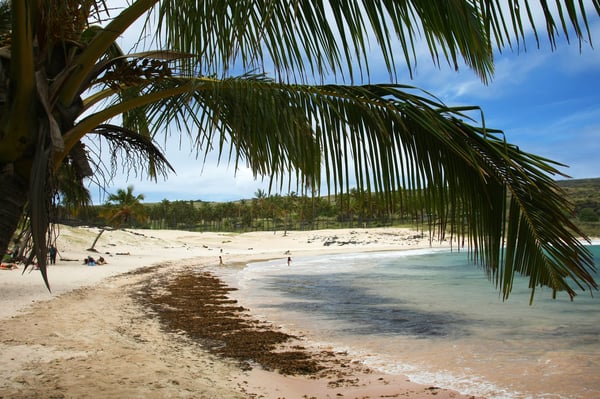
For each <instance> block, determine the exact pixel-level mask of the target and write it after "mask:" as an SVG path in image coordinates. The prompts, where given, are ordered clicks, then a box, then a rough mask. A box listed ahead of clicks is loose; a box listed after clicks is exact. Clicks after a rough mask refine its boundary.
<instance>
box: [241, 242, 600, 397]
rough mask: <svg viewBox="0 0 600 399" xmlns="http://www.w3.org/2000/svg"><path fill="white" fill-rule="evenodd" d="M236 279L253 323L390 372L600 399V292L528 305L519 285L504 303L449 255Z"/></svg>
mask: <svg viewBox="0 0 600 399" xmlns="http://www.w3.org/2000/svg"><path fill="white" fill-rule="evenodd" d="M590 248H591V249H592V252H593V254H594V256H595V260H596V263H598V260H599V259H600V246H597V245H596V246H591V247H590ZM235 278H236V280H237V285H238V287H239V288H240V290H239V292H238V293H237V294H236V295H239V296H240V298H242V299H241V300H242V303H243V304H244V305H245V306H247V307H249V308H250V309H251V310H252V312H253V313H255V314H257V315H259V316H262V317H264V318H265V319H267V320H269V321H272V322H274V323H277V324H280V325H282V326H284V328H286V329H289V330H290V331H299V332H302V333H303V334H304V335H305V336H306V337H307V338H309V339H310V340H311V341H314V342H316V343H318V344H320V345H326V346H328V347H333V348H336V349H339V350H345V351H347V352H348V353H349V354H351V355H352V356H354V357H355V358H356V359H360V360H362V361H363V362H364V363H365V364H367V365H368V366H370V367H373V368H376V369H379V370H381V371H385V372H388V373H397V374H403V375H408V376H409V377H410V379H411V380H413V381H415V382H422V383H425V384H433V385H438V386H442V387H446V388H453V389H456V390H458V391H460V392H462V393H466V394H473V395H482V396H486V397H488V398H597V397H600V293H598V292H596V293H595V295H594V297H592V296H590V293H589V292H581V293H580V294H579V295H578V296H577V297H576V298H575V301H574V302H571V301H570V300H569V298H568V296H566V295H564V294H563V295H560V293H559V297H558V299H556V300H552V299H551V291H550V290H547V289H546V290H540V289H538V291H537V293H536V296H535V300H534V304H533V306H529V290H528V289H527V282H526V281H525V279H519V280H518V281H517V282H516V284H515V288H514V289H513V292H512V294H511V296H510V297H509V299H508V301H502V299H501V297H500V296H499V293H498V291H497V290H496V289H495V287H494V286H493V284H492V283H490V282H489V281H488V279H487V277H486V274H485V272H484V271H483V270H481V269H478V268H477V267H476V266H474V265H472V264H470V263H469V261H468V258H467V255H466V254H465V253H457V252H450V251H447V250H444V251H403V252H385V253H367V254H345V255H335V256H321V257H307V258H295V259H294V261H293V264H292V266H291V267H288V265H287V263H286V262H285V259H282V260H278V261H272V262H264V263H257V264H251V265H248V266H247V267H246V268H244V269H243V270H242V271H240V272H239V273H238V275H237V276H235ZM598 280H600V276H597V281H598Z"/></svg>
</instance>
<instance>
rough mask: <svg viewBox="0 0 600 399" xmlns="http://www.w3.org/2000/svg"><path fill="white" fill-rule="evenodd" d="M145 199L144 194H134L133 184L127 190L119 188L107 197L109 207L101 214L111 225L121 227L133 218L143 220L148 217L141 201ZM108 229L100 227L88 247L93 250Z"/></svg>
mask: <svg viewBox="0 0 600 399" xmlns="http://www.w3.org/2000/svg"><path fill="white" fill-rule="evenodd" d="M143 200H144V194H138V195H133V186H128V187H127V191H126V190H123V189H118V190H117V193H116V194H110V195H109V196H108V199H107V209H106V210H105V211H104V212H103V213H102V214H101V215H100V216H101V217H103V218H104V220H106V221H107V223H108V224H109V225H112V226H113V227H115V228H117V229H118V228H120V227H121V226H123V225H127V224H129V223H131V222H132V221H133V220H138V221H139V220H142V219H143V218H144V217H146V210H145V208H144V205H142V203H141V201H143ZM105 230H106V229H105V228H102V229H100V232H99V233H98V235H97V236H96V239H95V240H94V242H93V243H92V246H91V247H90V248H89V249H88V250H89V251H93V250H94V248H95V247H96V243H97V242H98V240H99V239H100V236H101V235H102V233H104V231H105Z"/></svg>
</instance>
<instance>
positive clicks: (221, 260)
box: [219, 256, 223, 266]
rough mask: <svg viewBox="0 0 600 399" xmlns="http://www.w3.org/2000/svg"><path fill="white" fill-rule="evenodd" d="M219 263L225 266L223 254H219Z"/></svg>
mask: <svg viewBox="0 0 600 399" xmlns="http://www.w3.org/2000/svg"><path fill="white" fill-rule="evenodd" d="M219 265H220V266H223V258H222V257H221V256H219Z"/></svg>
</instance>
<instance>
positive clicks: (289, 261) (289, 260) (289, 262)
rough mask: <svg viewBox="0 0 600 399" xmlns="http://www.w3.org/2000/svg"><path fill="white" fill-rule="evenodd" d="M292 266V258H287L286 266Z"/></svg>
mask: <svg viewBox="0 0 600 399" xmlns="http://www.w3.org/2000/svg"><path fill="white" fill-rule="evenodd" d="M291 264H292V257H291V256H288V266H290V265H291Z"/></svg>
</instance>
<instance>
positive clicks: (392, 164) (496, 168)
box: [148, 75, 597, 298]
mask: <svg viewBox="0 0 600 399" xmlns="http://www.w3.org/2000/svg"><path fill="white" fill-rule="evenodd" d="M162 83H165V82H162ZM173 84H175V82H173ZM149 90H150V89H149ZM168 101H169V102H167V103H165V102H163V103H162V104H161V106H159V105H158V104H157V103H154V104H153V106H151V107H149V108H148V115H150V116H153V119H152V120H153V121H154V122H155V123H157V124H159V125H165V124H169V123H174V121H175V120H177V121H178V123H180V124H182V125H186V126H191V123H190V122H193V123H194V126H196V128H197V129H198V131H197V135H196V137H195V140H196V144H197V145H198V150H202V151H209V150H210V149H211V148H215V149H217V150H218V151H219V153H220V154H222V155H227V156H228V157H229V160H230V161H232V162H234V163H235V164H236V165H237V164H238V163H239V162H241V161H242V160H246V161H247V162H248V164H249V165H250V166H251V168H252V169H253V170H254V171H255V173H258V174H261V175H266V176H274V178H278V177H281V176H282V174H284V173H285V171H288V170H290V169H292V170H293V171H297V172H298V173H299V174H300V176H301V182H302V184H314V182H318V181H321V178H323V179H324V180H326V181H327V182H328V185H329V186H333V187H334V188H335V189H336V190H338V189H339V190H346V191H348V190H349V188H350V187H351V184H354V183H356V185H357V188H358V189H359V190H362V189H366V190H375V191H377V192H384V193H390V192H394V191H400V192H402V193H404V194H405V196H406V198H405V201H404V203H406V204H410V203H414V204H417V206H418V207H423V208H424V209H425V212H426V213H427V214H430V215H432V217H433V218H434V220H433V221H432V223H434V224H432V226H433V229H434V232H436V233H437V234H438V235H439V237H440V238H444V237H445V235H446V234H450V235H451V237H455V236H456V237H460V238H467V239H468V243H469V245H468V246H469V249H470V251H471V253H472V254H473V256H474V258H475V260H476V261H478V262H480V263H481V264H482V265H484V266H485V268H486V270H487V271H488V273H489V275H490V278H492V279H494V281H495V282H496V284H497V285H498V287H499V288H500V289H501V290H502V293H503V296H504V297H505V298H507V297H508V295H509V294H510V291H511V289H512V279H513V277H514V275H515V273H520V274H523V275H525V276H528V277H529V279H530V286H531V289H532V294H533V292H534V291H535V288H536V287H538V286H549V287H550V288H551V289H552V290H554V291H566V292H567V293H568V295H570V296H571V297H573V296H574V295H575V294H576V293H575V291H574V290H573V289H572V288H571V287H570V284H569V281H574V282H575V284H576V285H577V286H578V287H580V288H582V289H583V288H588V289H594V288H597V286H596V283H595V282H594V280H593V278H592V277H591V273H590V271H592V270H593V268H594V266H593V261H592V258H591V255H590V253H589V251H588V250H587V249H586V248H585V246H583V245H582V243H581V242H580V241H579V239H578V236H583V234H582V233H581V231H579V229H578V228H577V226H575V225H574V224H573V223H572V222H571V221H570V220H569V218H568V212H570V211H572V208H571V206H570V205H569V204H567V203H565V201H564V193H563V192H562V191H561V190H560V189H559V188H558V186H557V185H556V184H555V183H554V181H553V180H552V178H551V176H552V175H556V174H560V172H559V171H558V169H557V167H558V166H559V165H558V164H555V163H553V162H551V161H549V160H547V159H544V158H542V157H538V156H535V155H532V154H528V153H525V152H523V151H521V150H520V149H519V148H517V147H515V146H512V145H509V144H508V143H506V141H505V139H504V135H503V133H502V132H501V131H499V130H494V129H489V128H487V129H486V128H483V127H481V126H477V125H474V124H472V123H474V122H475V121H474V119H473V118H471V117H470V114H471V113H472V112H473V111H477V112H480V110H479V109H478V108H477V107H460V108H452V107H448V106H445V105H444V104H443V103H441V102H440V101H439V100H437V99H436V98H434V97H432V96H431V95H429V94H427V93H424V92H422V91H420V90H418V89H415V88H413V87H410V86H402V85H391V84H390V85H366V86H343V85H322V86H308V85H284V84H278V83H275V82H272V81H270V80H268V79H265V78H264V77H261V76H249V75H245V76H243V77H241V78H239V79H233V78H232V79H225V80H223V81H218V80H215V79H206V80H200V81H198V83H197V86H196V88H195V90H194V92H193V93H186V94H185V95H181V96H175V97H171V98H170V99H169V100H168ZM282 104H285V106H283V105H282ZM165 110H171V111H172V112H171V113H168V112H165ZM189 115H193V119H192V120H190V119H189V118H188V119H185V118H186V117H188V116H189ZM325 127H326V128H325ZM188 128H189V129H191V128H190V127H188ZM321 154H322V156H323V158H321ZM352 171H353V172H352ZM351 173H353V176H351ZM323 175H324V176H323Z"/></svg>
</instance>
